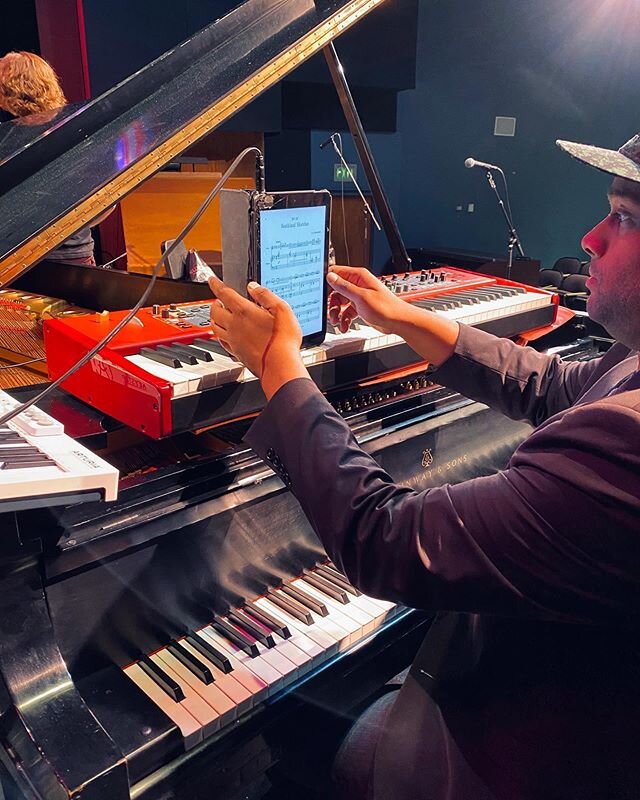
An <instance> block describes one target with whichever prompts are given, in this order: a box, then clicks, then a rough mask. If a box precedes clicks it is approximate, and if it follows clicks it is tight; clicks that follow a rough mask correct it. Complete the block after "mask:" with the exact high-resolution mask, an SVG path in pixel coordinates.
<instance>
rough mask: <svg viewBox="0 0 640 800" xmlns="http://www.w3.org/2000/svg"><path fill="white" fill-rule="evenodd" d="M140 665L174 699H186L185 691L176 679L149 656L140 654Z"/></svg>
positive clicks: (177, 700)
mask: <svg viewBox="0 0 640 800" xmlns="http://www.w3.org/2000/svg"><path fill="white" fill-rule="evenodd" d="M138 665H139V667H140V668H141V669H142V670H143V671H144V672H146V673H147V675H148V676H149V677H150V678H151V680H152V681H153V682H154V683H156V684H157V685H158V686H159V687H160V688H161V689H162V691H163V692H166V694H168V695H169V697H170V698H171V699H172V700H175V701H176V703H180V702H181V701H182V700H184V692H183V691H182V687H181V686H180V684H179V683H177V681H174V679H173V678H172V677H171V676H170V675H167V673H166V672H165V671H164V670H163V669H161V668H160V667H159V666H158V665H157V664H156V663H154V662H153V661H152V660H151V659H150V658H149V657H148V656H145V655H142V656H140V658H139V659H138Z"/></svg>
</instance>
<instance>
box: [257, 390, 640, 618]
mask: <svg viewBox="0 0 640 800" xmlns="http://www.w3.org/2000/svg"><path fill="white" fill-rule="evenodd" d="M639 425H640V420H639V415H638V413H637V411H635V410H633V409H628V408H625V407H622V406H619V405H616V404H614V403H612V402H611V401H602V402H599V403H594V404H587V405H585V406H578V407H576V408H575V409H572V410H570V411H568V412H567V413H566V414H564V415H562V416H561V417H560V418H559V419H558V421H550V422H549V423H548V424H546V425H545V426H544V427H543V428H542V429H541V430H539V431H536V432H534V433H533V434H532V435H531V436H530V437H529V438H528V439H527V440H526V442H525V443H524V444H523V445H522V446H521V447H520V448H519V449H518V450H517V451H516V453H515V455H514V457H513V458H512V460H511V463H510V465H509V467H508V469H506V470H504V471H503V472H501V473H499V474H497V475H493V476H489V477H482V478H476V479H474V480H470V481H465V482H463V483H460V484H458V485H445V486H441V487H437V488H433V489H429V490H427V491H424V492H414V491H412V490H410V489H407V488H404V487H399V486H397V485H396V484H394V483H393V481H392V479H391V477H390V476H389V475H388V474H387V473H386V472H385V471H384V470H382V469H381V468H380V467H379V465H378V464H377V463H376V462H375V461H374V460H373V459H372V458H371V457H370V456H368V455H367V454H366V453H365V452H364V451H363V450H362V449H361V448H360V447H359V446H358V445H357V443H356V441H355V439H354V438H353V435H352V434H351V431H350V429H349V427H348V425H347V424H346V423H345V422H344V420H343V419H342V418H341V417H340V416H339V415H338V414H337V413H336V412H335V411H334V410H333V408H332V407H331V406H330V404H329V403H328V402H327V401H326V400H325V398H324V397H323V396H322V395H321V393H320V392H319V391H318V390H317V388H316V387H315V385H314V384H313V383H312V382H311V381H310V380H307V379H297V380H294V381H291V382H290V383H288V384H286V385H285V386H284V387H282V388H281V389H280V391H279V392H278V393H277V394H276V395H275V396H274V397H273V398H272V399H271V401H270V403H269V404H268V406H267V408H266V409H265V411H264V412H263V414H262V415H261V417H260V418H259V419H258V421H257V422H256V423H254V425H253V426H252V428H251V430H250V432H249V434H248V436H247V440H248V442H249V444H250V445H251V446H252V447H253V448H254V449H255V450H256V451H257V452H258V453H259V454H261V455H263V454H264V453H265V452H266V450H267V449H268V448H269V449H271V450H272V451H273V452H275V453H276V454H277V457H278V459H279V461H280V462H281V463H282V464H283V465H284V468H285V469H286V471H287V473H288V476H290V480H291V489H292V491H293V493H294V494H295V496H296V497H297V498H298V500H299V502H300V504H301V505H302V508H303V510H304V512H305V514H306V515H307V518H308V519H309V521H310V522H311V525H312V526H313V528H314V529H315V531H316V533H317V534H318V536H319V538H320V539H321V540H322V542H323V544H324V546H325V549H326V550H327V553H328V554H329V555H330V557H331V558H332V559H333V560H334V561H335V562H336V563H337V564H338V565H339V566H341V567H342V568H343V569H344V571H345V572H346V574H347V575H348V576H349V578H350V579H351V580H352V581H353V582H354V583H355V584H356V585H358V586H359V587H360V588H361V589H362V590H363V591H365V592H366V593H367V594H370V595H373V596H379V597H385V598H388V599H391V600H394V601H396V602H402V603H405V604H407V605H409V606H413V607H419V608H426V609H432V610H457V611H465V612H485V613H492V614H501V615H510V616H513V615H516V616H523V617H529V618H540V619H560V620H571V621H591V622H594V621H607V622H611V620H612V619H615V620H616V621H617V622H620V621H621V620H623V619H627V618H628V617H629V616H632V617H635V619H636V622H637V619H638V614H639V612H640V600H639V598H640V591H638V589H639V588H640V587H639V586H638V581H637V578H634V577H633V574H632V571H631V567H630V566H629V565H631V564H633V563H635V561H636V560H637V545H638V536H639V535H640V530H639V526H638V523H637V520H639V519H640V483H639V482H638V480H637V478H636V477H635V476H637V475H638V474H640V458H639V455H638V448H637V446H636V444H635V443H637V441H638V429H639Z"/></svg>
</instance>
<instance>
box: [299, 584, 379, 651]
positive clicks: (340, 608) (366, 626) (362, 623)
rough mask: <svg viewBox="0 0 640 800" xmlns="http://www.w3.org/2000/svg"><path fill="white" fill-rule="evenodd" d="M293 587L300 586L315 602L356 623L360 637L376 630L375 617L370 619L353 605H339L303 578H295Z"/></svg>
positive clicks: (368, 615) (369, 616)
mask: <svg viewBox="0 0 640 800" xmlns="http://www.w3.org/2000/svg"><path fill="white" fill-rule="evenodd" d="M292 585H293V586H298V585H299V586H300V588H301V589H302V590H303V591H305V592H308V593H309V594H311V595H312V597H315V598H316V599H317V600H322V601H323V602H324V604H325V605H326V606H327V608H329V609H334V610H335V611H336V612H340V613H341V614H343V615H344V616H345V617H350V618H351V619H352V620H353V621H354V623H356V624H357V625H358V626H359V627H360V635H361V636H363V637H364V636H366V635H367V634H368V633H371V631H373V630H375V628H376V620H375V617H372V616H371V615H370V614H368V613H366V612H365V611H362V609H360V608H358V607H357V606H354V605H353V603H351V602H349V603H346V604H344V603H339V602H338V601H337V600H333V599H332V598H330V597H328V596H327V595H325V594H323V593H322V592H321V591H320V590H319V589H316V588H315V586H311V584H310V583H307V582H306V581H305V580H304V578H296V580H295V581H292Z"/></svg>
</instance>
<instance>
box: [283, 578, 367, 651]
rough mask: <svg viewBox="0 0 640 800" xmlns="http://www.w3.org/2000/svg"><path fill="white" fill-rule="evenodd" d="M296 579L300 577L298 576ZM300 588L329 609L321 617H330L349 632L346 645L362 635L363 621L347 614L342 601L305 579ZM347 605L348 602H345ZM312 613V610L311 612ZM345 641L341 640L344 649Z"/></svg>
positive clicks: (294, 582)
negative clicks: (319, 590) (325, 614)
mask: <svg viewBox="0 0 640 800" xmlns="http://www.w3.org/2000/svg"><path fill="white" fill-rule="evenodd" d="M297 580H298V581H300V580H301V579H300V578H298V579H297ZM292 583H293V584H294V586H295V585H296V581H292ZM300 588H301V589H302V590H303V591H305V592H307V593H308V594H310V595H311V596H312V597H314V598H315V599H316V600H321V601H322V602H323V603H324V604H325V605H326V606H327V608H328V609H329V616H328V617H322V619H332V620H334V621H335V622H337V623H338V625H340V627H341V628H344V629H345V630H346V631H347V633H348V634H349V641H348V643H347V646H350V645H352V644H354V643H355V642H357V641H358V640H359V639H361V638H362V637H363V636H364V631H363V630H362V626H363V623H362V621H358V620H356V619H354V617H353V615H350V614H347V613H346V612H345V609H346V608H347V606H346V605H342V603H337V602H336V601H334V600H331V599H330V598H329V597H327V596H326V595H324V594H322V593H321V592H318V591H317V590H316V589H315V588H314V587H313V586H311V584H309V583H306V582H305V581H303V582H302V584H301V585H300ZM347 605H348V604H347ZM312 613H313V612H312ZM370 621H371V620H370V619H369V618H367V620H366V622H367V623H369V622H370ZM344 645H345V643H344V642H343V647H342V649H344Z"/></svg>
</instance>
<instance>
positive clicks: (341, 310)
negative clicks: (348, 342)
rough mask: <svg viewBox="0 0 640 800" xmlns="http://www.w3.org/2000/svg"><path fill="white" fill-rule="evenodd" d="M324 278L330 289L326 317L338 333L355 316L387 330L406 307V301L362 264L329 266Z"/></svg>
mask: <svg viewBox="0 0 640 800" xmlns="http://www.w3.org/2000/svg"><path fill="white" fill-rule="evenodd" d="M327 282H328V284H329V286H331V288H332V289H333V291H332V292H331V294H330V295H329V321H330V322H331V323H333V324H334V325H337V326H338V327H339V329H340V331H342V333H346V332H347V331H348V330H349V326H350V325H351V323H352V322H353V320H354V319H355V318H356V317H362V319H363V320H364V321H365V322H367V323H369V324H370V325H373V326H374V327H375V328H377V329H378V330H380V331H382V332H383V333H391V332H392V329H393V325H394V323H395V322H397V321H398V320H399V319H400V318H401V317H402V315H403V312H404V311H406V307H407V303H405V302H404V301H403V300H400V298H399V297H396V295H394V294H393V292H391V291H389V289H387V287H386V286H384V285H383V283H382V282H381V281H379V280H378V278H376V277H375V275H373V274H372V273H371V272H369V270H368V269H365V268H364V267H338V266H335V267H331V268H330V270H329V274H328V275H327Z"/></svg>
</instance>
